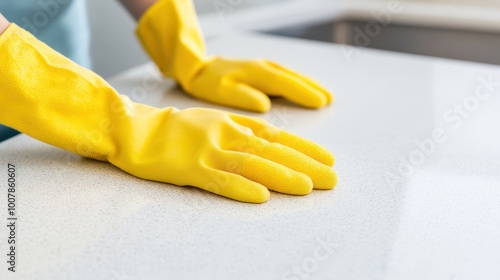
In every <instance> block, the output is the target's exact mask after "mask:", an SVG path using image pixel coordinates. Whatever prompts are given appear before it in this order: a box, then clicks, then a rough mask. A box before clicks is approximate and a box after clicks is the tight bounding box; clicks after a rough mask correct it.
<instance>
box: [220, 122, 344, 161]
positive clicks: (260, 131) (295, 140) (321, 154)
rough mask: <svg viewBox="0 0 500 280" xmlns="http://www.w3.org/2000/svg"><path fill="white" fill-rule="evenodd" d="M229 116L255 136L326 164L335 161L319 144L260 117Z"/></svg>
mask: <svg viewBox="0 0 500 280" xmlns="http://www.w3.org/2000/svg"><path fill="white" fill-rule="evenodd" d="M229 116H230V117H231V119H232V120H233V121H234V122H236V123H237V124H239V125H241V126H244V127H248V128H250V129H251V130H252V132H253V134H254V135H255V136H257V137H260V138H262V139H265V140H267V141H269V142H271V143H280V144H282V145H284V146H287V147H290V148H292V149H294V150H297V151H299V152H301V153H303V154H305V155H307V156H308V157H311V158H313V159H315V160H316V161H318V162H320V163H322V164H325V165H327V166H333V165H334V163H335V157H334V156H333V154H332V153H330V151H328V149H326V148H324V147H322V146H321V145H319V144H316V143H314V142H312V141H309V140H307V139H304V138H302V137H299V136H296V135H294V134H292V133H290V132H287V131H284V130H281V129H279V128H276V127H274V126H271V125H270V124H268V123H267V122H266V121H264V120H262V119H258V118H253V117H248V116H243V115H239V114H230V115H229Z"/></svg>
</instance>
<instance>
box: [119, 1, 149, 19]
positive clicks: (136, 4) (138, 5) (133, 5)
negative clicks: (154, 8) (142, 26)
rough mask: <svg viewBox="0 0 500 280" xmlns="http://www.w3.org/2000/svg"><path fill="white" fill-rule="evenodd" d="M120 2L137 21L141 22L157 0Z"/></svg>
mask: <svg viewBox="0 0 500 280" xmlns="http://www.w3.org/2000/svg"><path fill="white" fill-rule="evenodd" d="M120 2H121V3H122V5H123V6H124V7H125V8H126V9H127V10H128V11H129V13H130V14H131V15H132V16H133V17H134V18H135V19H136V20H139V19H140V18H141V16H142V14H144V12H145V11H146V10H147V9H148V8H149V7H150V6H151V5H153V3H154V2H156V0H120Z"/></svg>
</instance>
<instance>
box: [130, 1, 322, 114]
mask: <svg viewBox="0 0 500 280" xmlns="http://www.w3.org/2000/svg"><path fill="white" fill-rule="evenodd" d="M137 35H138V37H139V38H140V40H141V42H142V45H143V46H144V48H145V49H146V51H147V52H148V53H149V55H150V56H151V58H152V59H153V60H154V61H155V63H156V65H157V66H158V68H159V69H160V70H161V72H162V73H163V74H164V75H165V76H169V77H173V78H174V79H176V80H177V81H178V82H179V83H180V84H181V86H182V87H183V88H184V90H185V91H186V92H188V93H189V94H191V95H192V96H194V97H197V98H199V99H203V100H207V101H210V102H213V103H218V104H222V105H226V106H232V107H237V108H242V109H247V110H252V111H257V112H265V111H267V110H269V108H270V107H271V101H270V99H269V97H268V96H282V97H285V98H287V99H289V100H290V101H292V102H295V103H297V104H300V105H302V106H305V107H309V108H319V107H322V106H324V105H326V104H329V103H330V102H331V101H332V94H331V93H329V92H328V90H326V89H324V88H323V87H321V86H320V85H319V84H318V83H317V82H315V81H313V80H312V79H310V78H307V77H305V76H303V75H300V74H298V73H295V72H293V71H291V70H289V69H286V68H284V67H282V66H279V65H277V64H275V63H273V62H270V61H266V60H231V59H226V58H221V57H210V58H209V57H207V56H206V54H205V46H204V42H203V37H202V35H201V31H200V28H199V27H198V21H197V18H196V13H195V10H194V8H193V4H192V2H191V1H190V0H158V1H157V2H156V3H154V4H153V5H152V6H151V7H150V8H149V9H148V10H147V11H146V12H145V13H144V15H143V16H142V18H141V19H140V20H139V23H138V26H137Z"/></svg>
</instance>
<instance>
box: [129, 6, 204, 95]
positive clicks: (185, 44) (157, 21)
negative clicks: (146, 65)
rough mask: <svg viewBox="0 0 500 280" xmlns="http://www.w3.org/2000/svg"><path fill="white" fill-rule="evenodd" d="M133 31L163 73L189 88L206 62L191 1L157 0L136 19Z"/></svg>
mask: <svg viewBox="0 0 500 280" xmlns="http://www.w3.org/2000/svg"><path fill="white" fill-rule="evenodd" d="M136 33H137V36H138V37H139V39H140V41H141V43H142V45H143V47H144V49H145V50H146V51H147V53H148V54H149V56H150V57H151V58H152V59H153V61H154V62H155V63H156V65H157V66H158V68H159V69H160V71H161V72H162V73H163V75H165V76H169V77H173V78H174V79H176V80H177V81H178V82H179V83H180V84H181V85H182V87H183V88H184V89H185V90H186V91H190V90H191V89H190V84H191V80H192V79H193V77H194V76H195V75H196V73H197V72H198V71H200V69H201V68H202V67H203V65H204V63H205V44H204V41H203V36H202V34H201V31H200V28H199V24H198V20H197V17H196V12H195V9H194V6H193V3H192V1H188V0H158V1H157V2H156V3H154V4H153V5H152V6H151V7H150V8H149V9H148V10H147V11H146V12H145V13H144V15H143V16H142V17H141V19H140V20H139V23H138V25H137V30H136Z"/></svg>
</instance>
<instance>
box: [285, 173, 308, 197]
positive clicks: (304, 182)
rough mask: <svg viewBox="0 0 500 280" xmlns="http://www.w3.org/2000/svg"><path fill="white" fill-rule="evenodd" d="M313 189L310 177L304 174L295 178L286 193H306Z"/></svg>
mask: <svg viewBox="0 0 500 280" xmlns="http://www.w3.org/2000/svg"><path fill="white" fill-rule="evenodd" d="M312 190H313V182H312V180H311V178H309V177H308V176H307V175H305V174H304V176H301V177H300V178H297V179H296V180H295V184H294V186H293V187H292V188H290V190H288V191H287V192H286V193H288V194H294V195H308V194H310V193H311V192H312Z"/></svg>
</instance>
